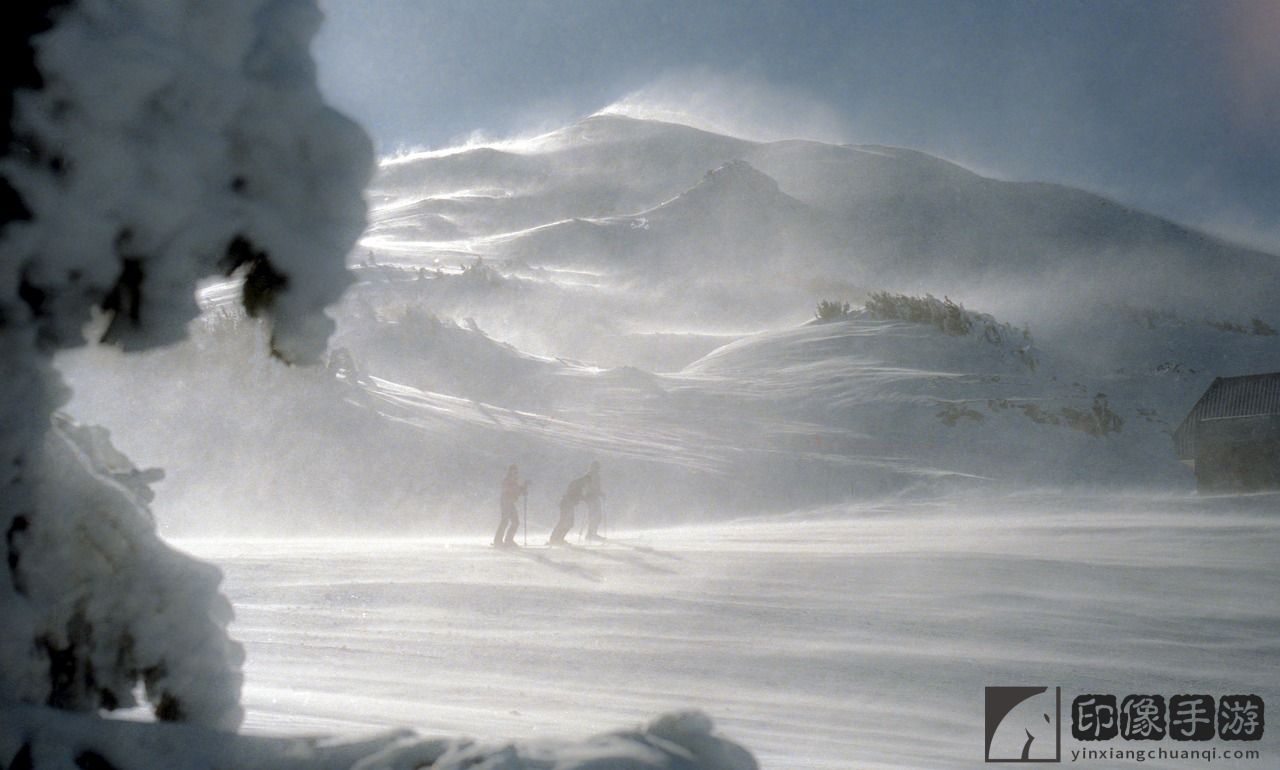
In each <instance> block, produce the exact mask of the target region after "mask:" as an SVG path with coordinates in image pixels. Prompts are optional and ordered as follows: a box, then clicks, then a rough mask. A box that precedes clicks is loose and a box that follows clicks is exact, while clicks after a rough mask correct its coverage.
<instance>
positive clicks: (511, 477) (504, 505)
mask: <svg viewBox="0 0 1280 770" xmlns="http://www.w3.org/2000/svg"><path fill="white" fill-rule="evenodd" d="M527 494H529V482H527V481H521V480H520V469H519V468H517V467H516V466H515V465H512V466H511V467H510V468H507V475H506V477H504V478H503V479H502V500H501V509H502V518H501V519H500V520H499V521H498V531H497V532H495V533H493V544H494V545H515V544H516V530H518V529H520V514H518V513H516V501H517V500H519V499H520V496H521V495H527Z"/></svg>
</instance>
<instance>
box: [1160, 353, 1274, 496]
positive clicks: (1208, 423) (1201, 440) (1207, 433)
mask: <svg viewBox="0 0 1280 770" xmlns="http://www.w3.org/2000/svg"><path fill="white" fill-rule="evenodd" d="M1173 445H1174V448H1175V450H1176V451H1177V453H1178V459H1180V460H1182V461H1183V462H1185V463H1187V464H1188V465H1190V466H1191V468H1192V469H1193V470H1194V471H1195V474H1196V489H1197V490H1199V491H1201V492H1251V491H1258V490H1263V489H1280V372H1273V373H1271V374H1250V375H1246V376H1244V377H1219V378H1217V379H1216V380H1214V381H1213V383H1212V384H1211V385H1209V389H1208V390H1206V391H1205V392H1204V395H1203V396H1201V397H1200V400H1199V401H1197V402H1196V405H1195V406H1193V407H1191V412H1190V413H1189V414H1188V415H1187V417H1186V419H1185V420H1183V421H1182V424H1181V425H1179V426H1178V429H1177V430H1176V431H1174V433H1173Z"/></svg>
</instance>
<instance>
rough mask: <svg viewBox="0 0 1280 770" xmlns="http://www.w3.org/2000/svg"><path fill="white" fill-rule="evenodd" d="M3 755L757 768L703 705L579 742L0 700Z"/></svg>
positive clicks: (11, 760) (43, 765)
mask: <svg viewBox="0 0 1280 770" xmlns="http://www.w3.org/2000/svg"><path fill="white" fill-rule="evenodd" d="M0 717H3V719H0V763H3V764H4V765H5V766H7V767H13V768H18V767H23V768H28V770H54V769H55V768H62V767H72V766H76V767H92V768H96V769H98V770H108V768H109V769H110V770H150V769H151V768H159V767H163V768H167V770H215V769H216V770H249V769H250V768H252V769H255V770H256V768H263V767H270V768H273V769H274V770H304V769H305V770H420V769H421V768H428V767H429V768H432V770H466V769H467V768H473V769H475V770H479V769H480V768H493V769H494V770H497V768H502V770H599V769H600V768H613V769H616V770H757V767H758V765H757V764H756V761H755V759H754V758H753V757H752V756H751V754H750V753H749V752H747V751H746V750H745V749H743V748H742V747H740V746H738V745H737V744H735V743H733V742H732V741H729V740H727V739H725V738H723V737H721V736H719V735H717V734H716V732H715V731H714V729H713V725H712V723H711V720H710V719H709V718H707V716H706V715H704V714H702V713H700V712H697V711H685V712H676V713H671V714H666V715H664V716H661V717H659V718H657V719H655V720H653V721H652V722H650V723H649V724H647V725H644V726H642V727H639V728H637V729H633V730H621V731H616V732H610V733H605V734H602V735H598V736H596V737H594V738H589V739H587V740H585V741H582V742H580V743H569V742H554V741H542V742H536V743H533V742H531V743H528V744H516V743H506V744H486V743H479V742H476V741H472V740H469V739H466V738H453V739H446V738H423V737H420V736H418V735H415V734H414V733H412V732H409V731H396V732H392V733H388V734H385V735H382V736H377V737H374V738H369V739H365V740H359V741H335V740H329V739H320V738H261V737H245V736H237V735H232V734H229V733H220V732H214V731H210V730H205V729H201V728H197V727H191V726H183V725H143V724H136V723H129V722H113V721H103V720H98V719H91V718H87V717H80V716H72V715H67V714H61V713H58V712H54V711H51V710H48V709H41V708H35V707H30V706H8V707H6V706H4V705H0Z"/></svg>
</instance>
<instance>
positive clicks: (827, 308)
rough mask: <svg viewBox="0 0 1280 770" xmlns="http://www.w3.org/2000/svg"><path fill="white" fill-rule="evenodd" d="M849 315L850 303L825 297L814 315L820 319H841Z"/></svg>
mask: <svg viewBox="0 0 1280 770" xmlns="http://www.w3.org/2000/svg"><path fill="white" fill-rule="evenodd" d="M848 315H849V303H848V302H839V301H836V300H830V299H824V300H822V301H821V302H819V303H818V307H817V308H816V309H815V310H814V311H813V317H814V318H816V319H817V320H819V321H839V320H840V319H841V318H845V317H847V316H848Z"/></svg>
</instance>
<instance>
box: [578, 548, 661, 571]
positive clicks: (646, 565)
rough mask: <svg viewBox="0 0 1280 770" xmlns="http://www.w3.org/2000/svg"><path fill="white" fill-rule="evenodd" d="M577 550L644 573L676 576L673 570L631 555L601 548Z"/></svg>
mask: <svg viewBox="0 0 1280 770" xmlns="http://www.w3.org/2000/svg"><path fill="white" fill-rule="evenodd" d="M579 550H580V551H582V552H583V553H589V554H591V555H592V556H599V557H600V558H601V559H611V560H613V561H618V562H622V563H624V564H630V565H632V566H633V567H639V568H640V569H642V570H645V571H646V572H657V573H660V574H664V575H674V574H676V571H675V570H673V569H668V568H667V567H663V566H660V565H657V564H651V563H650V562H647V561H645V560H644V559H643V558H641V557H639V556H637V555H635V554H632V553H610V552H608V551H605V550H603V549H601V548H581V549H579Z"/></svg>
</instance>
